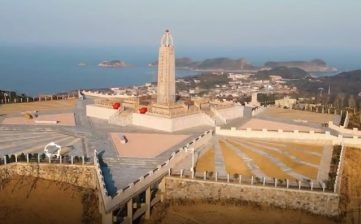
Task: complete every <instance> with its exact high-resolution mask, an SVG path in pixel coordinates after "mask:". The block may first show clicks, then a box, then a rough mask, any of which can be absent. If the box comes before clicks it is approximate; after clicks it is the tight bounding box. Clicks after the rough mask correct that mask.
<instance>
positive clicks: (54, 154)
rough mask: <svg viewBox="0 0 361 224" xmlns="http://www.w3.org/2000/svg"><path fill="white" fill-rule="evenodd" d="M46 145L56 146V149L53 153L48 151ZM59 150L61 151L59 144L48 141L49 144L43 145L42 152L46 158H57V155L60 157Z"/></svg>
mask: <svg viewBox="0 0 361 224" xmlns="http://www.w3.org/2000/svg"><path fill="white" fill-rule="evenodd" d="M48 147H55V148H57V150H56V152H55V153H51V152H49V149H48ZM60 152H61V146H60V145H57V144H55V143H54V142H50V143H49V144H47V145H46V146H45V147H44V154H45V155H46V156H47V157H48V158H52V157H56V158H59V157H60Z"/></svg>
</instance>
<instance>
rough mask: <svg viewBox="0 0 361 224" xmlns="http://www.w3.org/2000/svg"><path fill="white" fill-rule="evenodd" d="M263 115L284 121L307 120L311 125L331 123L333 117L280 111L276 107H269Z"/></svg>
mask: <svg viewBox="0 0 361 224" xmlns="http://www.w3.org/2000/svg"><path fill="white" fill-rule="evenodd" d="M264 114H265V115H268V116H271V117H277V118H285V119H291V120H294V119H300V120H307V121H308V122H311V123H316V124H321V123H327V122H329V121H333V119H334V115H333V114H322V113H315V112H310V111H300V110H289V109H282V108H277V107H271V108H269V109H268V110H266V111H265V112H264Z"/></svg>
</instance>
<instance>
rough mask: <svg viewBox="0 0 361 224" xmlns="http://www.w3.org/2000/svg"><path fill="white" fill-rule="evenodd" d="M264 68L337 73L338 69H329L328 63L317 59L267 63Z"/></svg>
mask: <svg viewBox="0 0 361 224" xmlns="http://www.w3.org/2000/svg"><path fill="white" fill-rule="evenodd" d="M264 67H266V68H276V67H287V68H300V69H303V70H305V71H306V72H337V71H338V70H337V68H334V67H329V66H328V65H327V64H326V62H324V61H322V60H321V59H315V60H312V61H281V62H274V61H269V62H266V63H265V65H264Z"/></svg>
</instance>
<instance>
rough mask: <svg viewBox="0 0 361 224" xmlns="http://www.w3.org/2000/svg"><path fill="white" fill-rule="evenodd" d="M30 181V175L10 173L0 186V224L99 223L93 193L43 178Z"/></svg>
mask: <svg viewBox="0 0 361 224" xmlns="http://www.w3.org/2000/svg"><path fill="white" fill-rule="evenodd" d="M22 180H23V182H22V183H21V181H22ZM33 183H34V178H32V177H25V178H24V179H23V178H21V177H13V178H12V179H11V180H10V181H9V182H7V183H5V184H4V185H3V189H1V186H0V220H1V221H0V223H1V224H14V223H26V224H82V223H84V224H100V221H99V220H100V214H99V212H98V207H97V205H98V203H97V200H96V197H95V198H94V195H90V194H89V197H87V196H85V194H87V193H89V191H86V190H83V191H80V190H79V189H78V188H74V187H72V186H69V185H65V184H59V183H55V182H52V181H48V180H43V179H38V180H37V181H36V183H35V185H34V186H33V187H32V185H33ZM94 200H95V201H94ZM86 201H87V202H86ZM82 202H85V203H84V205H83V203H82ZM85 217H87V218H86V219H84V218H85Z"/></svg>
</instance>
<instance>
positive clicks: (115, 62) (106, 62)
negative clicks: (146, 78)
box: [98, 60, 133, 67]
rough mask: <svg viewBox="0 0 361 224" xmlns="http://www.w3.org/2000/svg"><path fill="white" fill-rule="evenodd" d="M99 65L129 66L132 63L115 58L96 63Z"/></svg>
mask: <svg viewBox="0 0 361 224" xmlns="http://www.w3.org/2000/svg"><path fill="white" fill-rule="evenodd" d="M98 66H99V67H131V66H133V65H131V64H127V63H125V62H124V61H119V60H115V61H110V62H108V61H103V62H101V63H99V64H98Z"/></svg>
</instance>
